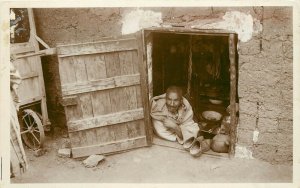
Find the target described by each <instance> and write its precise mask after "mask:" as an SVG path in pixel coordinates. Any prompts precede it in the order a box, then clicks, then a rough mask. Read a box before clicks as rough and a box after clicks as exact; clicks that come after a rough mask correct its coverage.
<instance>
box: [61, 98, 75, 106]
mask: <svg viewBox="0 0 300 188" xmlns="http://www.w3.org/2000/svg"><path fill="white" fill-rule="evenodd" d="M61 104H62V106H73V105H77V104H78V97H77V96H70V97H63V98H62V100H61Z"/></svg>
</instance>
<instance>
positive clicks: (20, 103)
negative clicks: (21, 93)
mask: <svg viewBox="0 0 300 188" xmlns="http://www.w3.org/2000/svg"><path fill="white" fill-rule="evenodd" d="M40 100H42V97H41V96H36V97H32V98H29V99H25V100H22V101H20V102H19V103H18V104H19V106H23V105H26V104H30V103H33V102H37V101H40Z"/></svg>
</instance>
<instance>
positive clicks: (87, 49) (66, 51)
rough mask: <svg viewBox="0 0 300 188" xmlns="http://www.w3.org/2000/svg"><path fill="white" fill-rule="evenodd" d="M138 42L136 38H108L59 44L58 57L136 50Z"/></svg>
mask: <svg viewBox="0 0 300 188" xmlns="http://www.w3.org/2000/svg"><path fill="white" fill-rule="evenodd" d="M136 49H137V43H136V40H135V39H132V38H130V39H122V40H108V41H98V42H89V43H81V44H74V45H72V44H71V45H61V46H57V54H58V57H60V58H61V57H69V56H77V55H90V54H97V53H108V52H118V51H129V50H136Z"/></svg>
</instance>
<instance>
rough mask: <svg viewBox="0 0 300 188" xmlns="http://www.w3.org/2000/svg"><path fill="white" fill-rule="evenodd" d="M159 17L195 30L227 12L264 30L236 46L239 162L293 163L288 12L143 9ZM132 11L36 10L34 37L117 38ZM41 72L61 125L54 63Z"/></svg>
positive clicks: (52, 41) (54, 117)
mask: <svg viewBox="0 0 300 188" xmlns="http://www.w3.org/2000/svg"><path fill="white" fill-rule="evenodd" d="M142 9H143V10H150V11H154V12H156V13H161V15H162V22H163V24H167V23H168V24H169V23H172V24H183V25H197V23H198V22H201V21H202V20H205V19H222V16H223V15H224V14H225V13H226V12H229V11H240V12H242V13H246V14H250V15H251V16H252V17H253V18H254V19H257V20H259V22H260V24H261V25H262V31H261V32H258V33H253V36H252V38H251V39H250V40H249V41H247V42H239V45H238V49H239V50H238V51H239V80H238V93H239V102H240V118H239V125H238V130H237V133H238V142H237V148H236V153H237V154H236V156H237V157H246V158H258V159H262V160H266V161H269V162H272V163H292V156H293V153H292V151H293V150H292V146H293V139H292V133H293V132H292V131H293V113H292V111H293V101H292V99H293V98H292V91H293V88H292V87H293V85H292V83H293V82H292V75H293V74H292V73H293V69H292V66H293V63H292V56H293V50H292V40H293V33H292V9H291V8H288V7H285V8H282V7H247V8H244V7H236V8H216V7H208V8H203V7H202V8H142ZM134 10H136V9H135V8H109V9H103V8H89V9H35V10H34V13H35V19H36V25H37V33H38V35H39V36H40V37H41V38H42V39H43V40H44V41H45V42H46V43H47V44H49V45H50V46H51V47H55V46H56V45H57V44H58V43H70V42H86V41H91V40H96V39H97V38H101V37H107V36H114V35H121V34H122V22H123V18H124V17H125V16H126V15H127V14H128V13H130V12H132V11H134ZM42 61H43V69H44V76H45V85H46V93H47V100H48V101H47V103H48V109H49V116H50V119H51V121H52V123H53V124H54V126H65V124H66V122H65V117H64V114H63V108H62V106H61V105H60V103H59V101H60V100H59V99H60V96H61V92H60V81H59V74H58V62H57V58H56V57H55V56H51V57H44V58H43V59H42Z"/></svg>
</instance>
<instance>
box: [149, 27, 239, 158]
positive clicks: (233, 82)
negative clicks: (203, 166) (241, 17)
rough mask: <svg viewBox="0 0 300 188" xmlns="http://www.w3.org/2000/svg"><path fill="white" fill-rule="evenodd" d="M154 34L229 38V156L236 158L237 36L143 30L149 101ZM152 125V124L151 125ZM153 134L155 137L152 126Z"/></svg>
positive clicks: (221, 32)
mask: <svg viewBox="0 0 300 188" xmlns="http://www.w3.org/2000/svg"><path fill="white" fill-rule="evenodd" d="M152 33H169V34H188V35H202V36H226V37H228V44H229V61H230V106H231V108H230V118H231V127H230V140H231V142H230V146H229V156H230V158H233V157H234V154H235V146H236V142H237V137H236V132H237V115H236V110H237V109H236V105H235V104H236V101H237V78H238V75H237V64H238V58H237V55H238V53H237V34H236V33H235V32H232V31H228V30H221V29H217V30H216V29H212V30H210V29H202V30H201V29H188V28H180V27H179V28H163V27H153V28H147V29H144V30H143V35H144V39H143V41H144V54H145V58H144V59H145V61H146V65H147V83H148V84H147V85H148V92H149V96H148V100H150V99H151V98H152V97H153V79H152V75H153V74H152V70H153V69H152V63H153V62H152V46H153V35H152ZM151 125H152V124H151ZM150 127H151V133H152V137H153V131H152V126H150Z"/></svg>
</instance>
